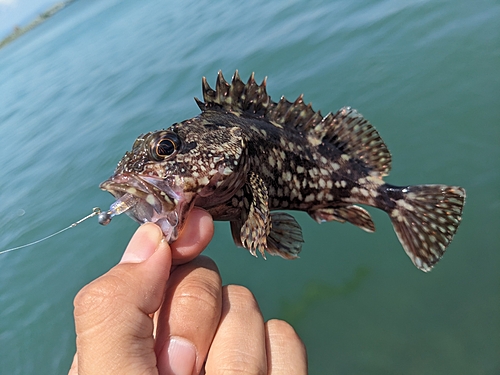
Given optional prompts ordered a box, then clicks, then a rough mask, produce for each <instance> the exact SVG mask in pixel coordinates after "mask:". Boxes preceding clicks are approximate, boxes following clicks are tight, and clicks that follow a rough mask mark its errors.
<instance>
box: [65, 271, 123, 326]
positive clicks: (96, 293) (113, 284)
mask: <svg viewBox="0 0 500 375" xmlns="http://www.w3.org/2000/svg"><path fill="white" fill-rule="evenodd" d="M121 286H122V284H121V281H120V279H119V278H118V277H116V276H113V275H107V276H106V277H101V278H99V279H97V280H94V281H93V282H91V283H90V284H88V285H86V286H84V287H83V288H82V289H81V290H80V291H79V292H78V294H77V295H76V296H75V299H74V301H73V305H74V314H75V317H82V316H85V315H89V314H92V315H94V314H99V313H101V312H103V311H107V310H109V309H110V307H111V306H112V305H113V301H115V300H116V298H117V295H119V294H120V289H121Z"/></svg>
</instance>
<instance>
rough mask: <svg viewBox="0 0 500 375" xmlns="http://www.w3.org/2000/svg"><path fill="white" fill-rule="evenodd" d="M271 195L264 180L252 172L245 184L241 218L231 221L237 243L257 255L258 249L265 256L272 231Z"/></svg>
mask: <svg viewBox="0 0 500 375" xmlns="http://www.w3.org/2000/svg"><path fill="white" fill-rule="evenodd" d="M268 198H269V195H268V193H267V187H266V186H265V184H264V181H263V180H262V179H261V178H260V177H259V176H258V175H257V174H255V173H251V174H250V177H249V179H248V182H247V184H246V185H245V186H243V197H242V199H243V203H244V204H243V210H242V212H241V219H240V220H237V221H232V222H231V232H232V234H233V238H234V242H235V243H236V244H237V245H240V246H243V247H244V248H246V249H248V250H249V251H250V253H251V254H252V255H254V256H257V255H256V254H257V253H256V251H257V250H259V252H260V253H261V254H262V256H263V257H264V258H265V254H264V251H265V250H266V249H267V235H268V234H269V232H270V231H271V215H270V212H269V206H268Z"/></svg>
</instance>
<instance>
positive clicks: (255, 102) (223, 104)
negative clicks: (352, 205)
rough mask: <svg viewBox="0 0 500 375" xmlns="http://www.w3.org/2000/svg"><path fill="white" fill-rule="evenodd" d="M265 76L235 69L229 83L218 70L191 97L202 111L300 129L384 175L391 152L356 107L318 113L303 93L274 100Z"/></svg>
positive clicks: (314, 138) (310, 139)
mask: <svg viewBox="0 0 500 375" xmlns="http://www.w3.org/2000/svg"><path fill="white" fill-rule="evenodd" d="M266 82H267V79H266V78H264V80H263V81H262V83H261V84H260V85H259V84H257V83H256V82H255V76H254V74H253V73H252V75H251V76H250V78H249V79H248V82H247V83H246V84H245V83H244V82H243V81H242V80H241V78H240V76H239V74H238V71H236V72H235V73H234V75H233V79H232V81H231V84H229V83H227V82H226V80H225V79H224V76H223V75H222V72H221V71H219V73H218V75H217V82H216V85H215V90H213V89H212V88H211V87H210V85H209V84H208V82H207V80H206V78H205V77H203V79H202V90H203V99H204V102H202V101H200V100H199V99H197V98H195V100H196V103H197V104H198V106H199V107H200V109H201V110H202V111H206V110H209V109H213V108H223V109H225V110H227V111H230V112H238V113H249V114H253V115H256V116H259V117H262V118H265V119H267V120H268V121H270V122H273V123H276V124H279V125H281V126H283V127H288V128H295V129H298V130H300V131H302V132H304V133H305V134H306V136H307V139H308V140H309V142H310V143H311V144H312V145H319V144H321V143H322V142H327V143H331V144H333V145H335V147H337V148H339V149H340V150H342V152H343V153H345V154H347V155H349V156H350V157H352V158H355V159H357V160H359V161H360V162H362V163H363V164H365V165H366V166H367V167H368V168H370V169H371V170H372V171H373V172H376V173H377V175H380V176H385V175H387V174H389V171H390V169H391V154H390V153H389V150H388V149H387V147H386V145H385V144H384V142H383V141H382V138H380V135H379V134H378V132H377V130H375V128H374V127H373V125H372V124H370V123H369V122H368V121H367V120H366V119H364V118H363V116H361V115H360V114H359V113H358V112H357V111H356V110H354V109H351V108H350V107H344V108H342V109H340V110H339V111H338V112H337V113H335V114H332V113H328V114H327V115H326V116H324V117H323V116H322V115H321V112H320V111H318V112H315V111H314V110H313V109H312V106H311V104H307V105H306V104H305V103H304V100H303V95H300V96H299V97H298V98H297V100H295V102H293V103H292V102H289V101H288V100H287V99H286V98H285V97H281V99H280V101H279V102H278V103H276V102H274V101H272V100H271V97H270V96H269V95H268V94H267V91H266Z"/></svg>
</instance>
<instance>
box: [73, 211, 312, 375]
mask: <svg viewBox="0 0 500 375" xmlns="http://www.w3.org/2000/svg"><path fill="white" fill-rule="evenodd" d="M212 234H213V225H212V221H211V218H210V215H209V214H208V213H206V212H205V211H203V210H193V212H192V213H191V215H190V217H189V219H188V222H187V224H186V227H185V230H184V231H183V233H182V234H181V237H180V238H179V239H178V240H177V241H176V242H175V243H173V244H172V246H171V247H170V246H168V244H167V243H166V242H163V241H161V239H162V233H161V230H160V229H159V228H158V227H157V226H155V225H154V224H145V225H143V226H141V227H140V228H139V229H138V230H137V232H136V233H135V235H134V236H133V237H132V239H131V241H130V243H129V245H128V247H127V249H126V251H125V253H124V255H123V258H122V260H121V261H120V264H118V265H117V266H115V267H113V268H112V269H111V270H110V271H109V272H107V273H106V274H105V275H103V276H101V277H100V278H98V279H97V280H95V281H93V282H92V283H90V284H89V285H87V286H85V287H84V288H83V289H82V290H81V291H80V292H79V293H78V295H77V297H76V298H75V326H76V332H77V353H76V355H75V359H74V361H73V364H72V366H71V369H70V372H69V375H75V374H80V375H89V374H90V375H92V374H144V375H146V374H160V375H163V374H179V375H180V374H190V375H192V374H200V373H202V374H203V373H207V374H212V373H219V372H224V373H238V372H239V371H241V370H244V371H245V373H248V374H253V373H255V374H274V375H276V374H306V373H307V363H306V354H305V348H304V346H303V345H302V342H301V341H300V338H299V337H298V336H297V334H296V333H295V331H294V330H293V328H292V327H291V326H289V325H288V324H287V323H285V322H282V321H278V320H272V321H269V322H267V323H264V321H263V318H262V314H261V313H260V309H259V307H258V304H257V302H256V301H255V299H254V297H253V295H252V294H251V293H250V291H248V290H247V289H246V288H244V287H239V286H233V285H232V286H227V287H222V285H221V279H220V275H219V272H218V270H217V267H216V265H215V264H214V263H213V261H212V260H210V259H209V258H207V257H198V258H196V259H194V260H192V261H190V262H189V263H186V264H183V265H178V266H176V267H175V268H171V265H172V264H181V263H183V262H186V261H189V260H191V259H193V258H195V257H196V256H197V255H198V254H199V253H200V252H201V251H203V249H204V248H205V247H206V246H207V244H208V242H209V241H210V239H211V237H212ZM171 270H173V271H171Z"/></svg>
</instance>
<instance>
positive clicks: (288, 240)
mask: <svg viewBox="0 0 500 375" xmlns="http://www.w3.org/2000/svg"><path fill="white" fill-rule="evenodd" d="M202 89H203V99H204V101H201V100H198V99H196V98H195V99H196V102H197V104H198V106H199V107H200V109H201V111H202V112H201V114H200V115H198V116H197V117H194V118H192V119H188V120H185V121H183V122H180V123H175V124H173V125H172V126H171V127H170V128H168V129H165V130H160V131H155V132H150V133H147V134H143V135H141V136H140V137H139V138H137V140H136V141H135V143H134V145H133V147H132V150H131V151H130V152H127V153H126V154H125V156H124V157H123V158H122V160H121V161H120V162H119V163H118V166H117V168H116V170H115V173H114V175H113V176H112V177H111V178H110V179H108V180H107V181H105V182H103V183H102V184H101V188H102V189H104V190H107V191H109V192H110V193H111V194H113V195H114V196H115V197H116V198H118V199H122V198H123V197H124V196H126V197H130V196H132V197H133V198H134V199H133V205H131V209H130V210H128V211H127V213H128V214H129V215H130V216H131V217H133V218H134V219H135V220H137V221H139V222H141V223H142V222H147V221H152V222H155V223H157V224H158V225H160V226H161V227H162V229H163V232H164V234H165V235H166V237H168V238H169V241H170V242H172V241H174V240H175V239H176V238H177V237H178V235H179V233H180V231H181V230H182V228H183V225H184V222H185V219H186V217H187V214H188V213H189V211H190V210H191V209H192V208H193V207H195V206H196V207H201V208H204V209H206V210H207V211H208V212H209V213H210V214H211V215H212V216H213V218H214V220H224V221H229V222H230V225H231V232H232V235H233V239H234V241H235V243H236V244H237V245H239V246H242V247H245V248H247V249H248V250H249V251H250V252H251V253H252V254H253V255H256V251H259V252H260V253H261V254H262V255H263V256H265V251H266V252H267V253H269V254H272V255H280V256H282V257H284V258H288V259H293V258H296V257H297V255H298V253H299V252H300V251H301V247H302V242H303V239H302V231H301V228H300V226H299V224H298V223H297V221H296V220H295V219H294V218H293V216H291V215H290V214H288V213H285V212H282V211H283V210H300V211H305V212H307V213H308V214H309V215H310V216H311V217H312V218H313V219H314V220H316V221H317V222H323V221H339V222H350V223H352V224H354V225H356V226H358V227H360V228H361V229H364V230H366V231H368V232H373V231H374V230H375V226H374V224H373V221H372V219H371V217H370V214H369V213H368V212H367V211H366V210H365V209H364V208H362V207H360V206H358V204H363V205H368V206H372V207H376V208H379V209H381V210H383V211H385V212H387V213H388V215H389V217H390V219H391V221H392V223H393V226H394V229H395V231H396V234H397V236H398V238H399V240H400V242H401V244H402V245H403V248H404V249H405V251H406V253H407V254H408V255H409V257H410V258H411V260H412V261H413V263H414V264H415V265H416V266H417V267H418V268H419V269H421V270H423V271H429V270H430V269H431V268H432V266H433V265H434V264H435V263H436V262H437V261H438V260H439V259H440V258H441V256H442V255H443V253H444V251H445V249H446V247H447V246H448V245H449V243H450V241H451V240H452V238H453V236H454V234H455V232H456V230H457V227H458V225H459V223H460V221H461V215H462V209H463V205H464V202H465V190H464V189H463V188H461V187H457V186H447V185H416V186H394V185H390V184H386V183H385V182H384V181H383V177H384V176H386V175H387V174H388V173H389V171H390V168H391V154H390V153H389V151H388V149H387V147H386V145H385V144H384V142H383V141H382V139H381V138H380V135H379V133H378V132H377V131H376V130H375V128H374V127H373V126H372V125H371V124H370V123H369V122H368V121H367V120H366V119H364V118H363V116H361V115H360V114H359V113H358V112H357V111H355V110H353V109H351V108H349V107H345V108H342V109H340V110H339V111H338V112H336V113H329V114H327V115H326V116H322V115H321V113H320V112H319V111H318V112H315V111H314V110H313V109H312V107H311V105H310V104H309V105H306V104H305V103H304V101H303V97H302V95H301V96H299V97H298V98H297V100H295V102H293V103H292V102H289V101H288V100H286V99H285V98H284V97H282V98H281V100H280V101H279V102H274V101H272V100H271V98H270V96H269V95H268V94H267V92H266V80H264V81H263V82H262V84H260V85H259V84H257V83H256V82H255V79H254V76H253V74H252V76H251V77H250V79H249V80H248V82H247V83H244V82H243V81H242V80H241V79H240V77H239V75H238V72H236V73H235V74H234V76H233V79H232V81H231V83H230V84H229V83H227V82H226V80H225V79H224V77H223V75H222V73H221V72H219V75H218V78H217V83H216V87H215V90H214V89H212V88H211V87H210V86H209V85H208V83H207V81H206V79H205V78H203V80H202Z"/></svg>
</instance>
